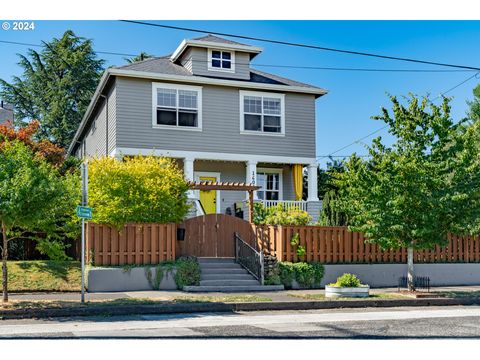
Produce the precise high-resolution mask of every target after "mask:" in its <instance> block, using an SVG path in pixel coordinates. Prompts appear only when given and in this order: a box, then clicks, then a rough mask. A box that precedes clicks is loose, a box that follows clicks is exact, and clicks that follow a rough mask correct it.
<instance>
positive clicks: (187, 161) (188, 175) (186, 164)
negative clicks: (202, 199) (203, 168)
mask: <svg viewBox="0 0 480 360" xmlns="http://www.w3.org/2000/svg"><path fill="white" fill-rule="evenodd" d="M194 161H195V159H194V158H184V159H183V174H184V175H185V179H186V180H187V181H194V180H195V179H194V178H193V162H194ZM187 196H188V198H189V199H193V198H195V192H194V190H188V192H187Z"/></svg>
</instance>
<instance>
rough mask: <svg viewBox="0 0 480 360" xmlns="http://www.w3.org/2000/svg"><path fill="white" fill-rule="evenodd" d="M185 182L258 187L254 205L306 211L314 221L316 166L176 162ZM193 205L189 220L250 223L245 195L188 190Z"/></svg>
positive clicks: (205, 160) (233, 162) (232, 192)
mask: <svg viewBox="0 0 480 360" xmlns="http://www.w3.org/2000/svg"><path fill="white" fill-rule="evenodd" d="M177 160H178V163H179V166H180V167H182V168H183V171H184V174H185V178H186V179H187V180H188V181H212V182H233V183H249V184H254V185H257V186H260V189H259V190H257V191H254V193H253V199H254V202H261V203H263V204H264V206H265V207H272V206H276V205H278V204H282V205H283V206H284V207H285V208H291V207H297V208H299V209H301V210H304V211H307V212H308V213H309V214H310V215H311V216H312V218H313V221H314V222H315V221H317V220H318V217H319V212H320V207H321V202H320V201H319V199H318V195H317V164H316V163H282V162H262V161H253V160H246V161H222V160H208V159H195V158H183V159H177ZM305 168H306V170H307V174H308V180H307V182H308V192H307V193H308V196H306V195H307V194H304V193H303V173H304V169H305ZM188 197H189V200H190V201H191V202H192V203H193V206H192V209H191V212H190V214H189V217H193V216H198V215H205V214H213V213H218V214H227V215H234V216H237V217H241V218H243V219H245V220H249V211H248V196H247V194H246V193H245V192H237V191H221V190H208V191H203V190H190V191H189V192H188Z"/></svg>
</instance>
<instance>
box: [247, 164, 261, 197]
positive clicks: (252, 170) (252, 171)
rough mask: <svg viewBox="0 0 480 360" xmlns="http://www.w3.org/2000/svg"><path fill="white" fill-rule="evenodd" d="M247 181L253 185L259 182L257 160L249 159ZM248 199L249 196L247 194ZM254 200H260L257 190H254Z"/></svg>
mask: <svg viewBox="0 0 480 360" xmlns="http://www.w3.org/2000/svg"><path fill="white" fill-rule="evenodd" d="M245 182H246V183H250V184H253V185H256V184H257V162H256V161H252V160H248V161H247V171H246V174H245ZM247 199H248V196H247ZM253 200H258V195H257V192H256V191H254V192H253Z"/></svg>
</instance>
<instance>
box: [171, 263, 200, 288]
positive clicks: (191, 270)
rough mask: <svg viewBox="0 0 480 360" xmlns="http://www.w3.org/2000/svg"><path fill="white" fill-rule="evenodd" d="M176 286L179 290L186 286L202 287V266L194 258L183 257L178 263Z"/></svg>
mask: <svg viewBox="0 0 480 360" xmlns="http://www.w3.org/2000/svg"><path fill="white" fill-rule="evenodd" d="M176 267H177V273H176V274H175V284H177V287H178V288H179V289H181V288H183V287H184V286H190V285H200V265H199V264H198V261H197V259H196V258H195V257H193V256H185V257H181V258H179V259H178V260H177V261H176Z"/></svg>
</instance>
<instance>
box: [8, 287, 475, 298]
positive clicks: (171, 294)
mask: <svg viewBox="0 0 480 360" xmlns="http://www.w3.org/2000/svg"><path fill="white" fill-rule="evenodd" d="M430 292H431V293H434V292H480V286H445V287H432V288H431V289H430ZM388 293H393V294H394V293H397V288H378V289H370V294H371V295H378V294H388ZM306 294H308V295H315V294H318V295H323V294H324V290H320V289H319V290H284V291H275V292H248V293H246V292H245V293H218V292H208V293H187V292H184V291H132V292H108V293H85V300H86V301H101V300H115V299H152V300H164V301H169V300H173V299H175V298H178V297H185V296H188V297H191V298H195V297H199V298H201V297H204V296H225V295H236V296H245V295H250V296H258V297H263V298H269V299H271V300H272V302H287V301H288V302H292V301H305V299H302V298H301V297H299V296H301V295H306ZM292 295H294V296H292ZM479 295H480V294H479ZM9 297H10V299H11V300H15V301H39V300H48V301H75V300H80V293H79V292H78V293H76V292H68V293H40V292H39V293H10V294H9Z"/></svg>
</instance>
